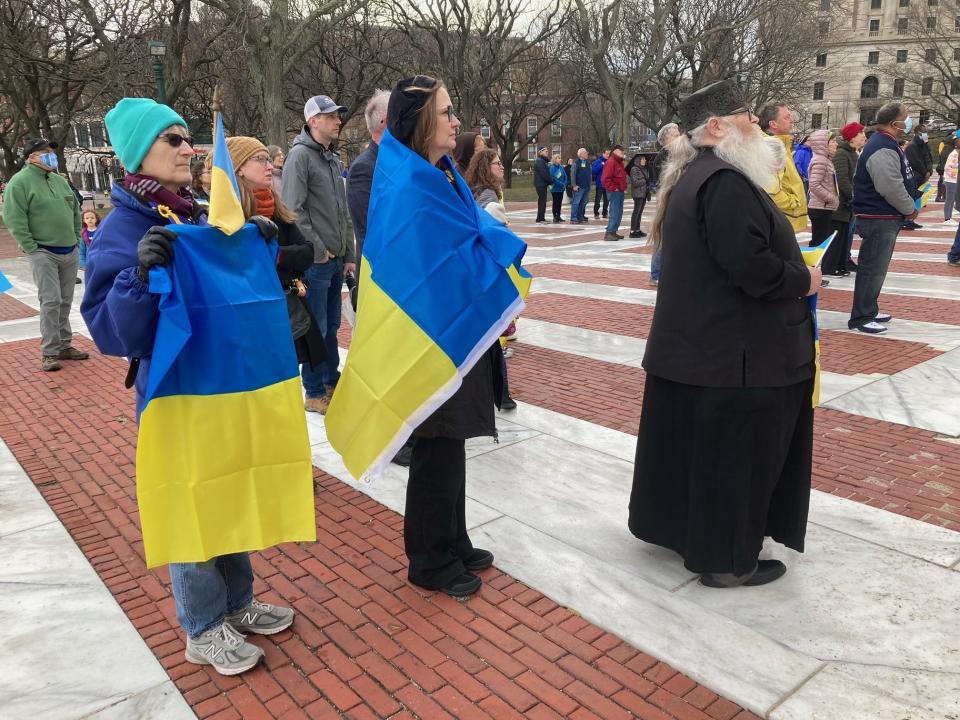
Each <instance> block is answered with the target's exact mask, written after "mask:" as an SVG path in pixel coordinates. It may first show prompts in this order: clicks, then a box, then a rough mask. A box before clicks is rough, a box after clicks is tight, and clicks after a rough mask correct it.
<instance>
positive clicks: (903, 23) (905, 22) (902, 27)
mask: <svg viewBox="0 0 960 720" xmlns="http://www.w3.org/2000/svg"><path fill="white" fill-rule="evenodd" d="M909 30H910V18H897V35H906V34H907V32H908V31H909Z"/></svg>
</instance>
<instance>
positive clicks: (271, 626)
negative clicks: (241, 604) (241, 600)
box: [224, 600, 293, 635]
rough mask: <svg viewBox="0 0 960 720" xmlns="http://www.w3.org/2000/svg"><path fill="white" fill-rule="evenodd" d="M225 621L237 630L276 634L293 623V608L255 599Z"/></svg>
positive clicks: (228, 616)
mask: <svg viewBox="0 0 960 720" xmlns="http://www.w3.org/2000/svg"><path fill="white" fill-rule="evenodd" d="M224 621H225V622H228V623H230V624H231V625H232V626H233V629H234V630H236V631H237V632H241V633H256V634H257V635H274V634H276V633H278V632H280V631H281V630H286V629H287V628H288V627H290V626H291V625H292V624H293V610H291V609H290V608H284V607H277V606H276V605H271V604H270V603H264V602H260V601H259V600H253V601H251V602H250V604H249V605H247V606H246V607H245V608H240V609H239V610H237V611H236V612H234V613H230V614H229V615H227V616H226V617H225V618H224Z"/></svg>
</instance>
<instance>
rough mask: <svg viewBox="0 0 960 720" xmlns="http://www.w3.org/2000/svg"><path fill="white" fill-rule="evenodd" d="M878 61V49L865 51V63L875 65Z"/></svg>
mask: <svg viewBox="0 0 960 720" xmlns="http://www.w3.org/2000/svg"><path fill="white" fill-rule="evenodd" d="M879 62H880V51H879V50H873V51H872V52H868V53H867V65H877V64H878V63H879Z"/></svg>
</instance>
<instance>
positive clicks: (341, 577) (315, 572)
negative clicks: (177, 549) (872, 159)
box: [0, 205, 960, 720]
mask: <svg viewBox="0 0 960 720" xmlns="http://www.w3.org/2000/svg"><path fill="white" fill-rule="evenodd" d="M629 209H630V208H629V207H628V208H627V216H628V217H629ZM509 210H510V215H511V223H512V226H513V228H514V229H515V230H516V231H517V232H519V233H520V234H521V235H522V236H523V237H524V238H525V239H527V240H528V242H529V244H530V249H529V251H528V256H527V267H528V269H529V270H530V271H531V272H532V273H533V275H534V276H535V277H536V280H535V282H534V285H533V292H532V295H531V297H530V298H529V302H528V308H527V310H526V312H525V313H524V315H523V317H522V319H521V320H520V322H519V323H518V332H519V336H518V339H517V341H516V342H514V343H512V347H513V349H514V354H513V356H512V357H511V358H510V359H509V361H508V364H509V369H510V386H511V391H512V394H513V396H514V397H515V398H516V399H517V400H518V402H519V407H518V409H517V410H516V411H514V412H510V413H501V414H500V415H499V417H498V430H499V442H498V443H494V442H493V440H492V439H489V440H487V439H483V440H476V441H470V442H469V443H468V457H469V460H468V464H467V468H468V469H467V477H468V481H467V496H468V498H467V519H468V523H469V524H470V525H471V527H472V530H471V536H472V537H473V539H474V542H475V543H476V544H477V545H479V546H481V547H488V548H489V549H491V550H492V551H493V552H494V553H495V554H496V565H495V567H494V568H491V569H490V570H486V571H483V573H482V577H483V579H484V581H485V582H484V585H483V589H482V590H481V591H480V593H478V595H477V596H475V597H473V598H471V599H469V600H468V601H466V602H463V603H460V602H456V601H454V600H452V599H451V598H449V597H447V596H445V595H442V594H439V593H428V592H425V591H422V590H419V589H417V588H415V587H413V586H411V585H409V584H408V583H407V582H406V581H405V577H406V566H405V563H406V560H405V557H404V553H403V538H402V526H403V519H402V508H403V498H404V485H405V475H406V471H405V470H404V469H402V468H399V467H397V466H391V468H390V469H389V471H388V472H387V473H385V475H384V476H383V477H381V478H379V479H377V480H376V481H374V482H372V483H358V482H356V481H355V480H354V479H353V478H351V477H350V476H349V475H348V473H347V472H346V470H345V469H344V467H343V465H342V463H341V462H340V459H339V457H338V456H337V455H336V453H335V452H333V450H332V449H331V448H330V447H329V445H328V443H327V442H326V436H325V433H324V429H323V419H322V417H319V416H316V415H310V416H309V417H308V426H309V429H310V435H311V443H312V445H313V454H314V466H315V470H314V474H315V480H316V507H317V530H318V542H317V543H315V544H303V545H295V544H292V545H284V546H280V547H277V548H273V549H270V550H267V551H264V552H261V553H257V554H255V555H254V567H255V570H256V573H257V578H258V579H257V582H256V586H255V589H256V593H257V595H258V596H259V597H261V598H262V599H264V600H267V601H272V602H278V603H284V604H291V605H293V607H295V608H296V610H297V612H298V615H297V619H296V621H295V623H294V625H293V626H292V628H291V629H289V630H286V631H284V632H282V633H280V634H278V635H274V636H270V637H258V636H254V637H253V640H252V641H253V642H255V643H257V644H258V645H260V646H261V647H262V648H264V650H265V651H266V661H265V663H264V665H263V666H262V667H260V668H258V669H256V670H254V671H251V672H249V673H247V674H245V675H242V676H240V677H236V678H226V677H222V676H220V675H218V674H216V673H215V672H213V671H212V670H210V669H209V668H207V667H199V666H196V665H192V664H189V663H187V662H186V661H185V660H184V657H183V637H182V634H181V632H180V630H179V628H178V626H177V624H176V619H175V617H174V609H173V600H172V598H171V597H170V593H169V577H168V575H167V573H166V572H165V570H160V571H157V572H152V571H148V570H147V569H146V568H145V566H144V563H143V546H142V541H141V536H140V530H139V524H138V518H137V508H136V500H135V488H134V447H135V441H136V424H135V422H134V415H133V413H134V410H133V405H134V401H133V394H132V392H131V391H128V390H125V389H124V387H123V378H124V374H125V369H126V368H125V365H126V364H125V362H123V361H122V360H118V359H116V358H106V357H103V356H100V355H99V354H98V353H96V351H95V348H94V347H93V344H92V343H91V342H90V341H89V340H88V339H87V338H86V336H85V328H84V326H83V323H82V320H81V318H80V316H79V313H78V312H75V313H74V330H75V331H76V332H78V333H79V334H80V335H81V336H82V337H80V338H78V339H77V341H76V343H75V344H76V345H77V346H78V347H80V348H82V349H84V350H89V351H91V352H93V357H92V359H91V360H90V361H88V362H82V363H65V367H64V369H63V370H62V371H60V372H56V373H42V372H40V369H39V351H38V337H39V321H38V318H37V311H36V306H37V301H36V295H35V288H34V287H33V284H32V281H31V279H30V273H29V267H28V266H27V264H26V261H25V260H24V259H23V258H22V257H21V256H19V254H18V253H17V251H16V249H15V248H14V247H12V246H11V244H10V243H9V239H8V238H6V237H3V236H4V235H5V233H4V232H3V231H0V258H3V259H0V269H2V270H3V271H4V272H5V273H6V274H7V276H8V277H9V278H10V279H11V281H12V282H13V283H14V289H13V290H12V291H11V292H10V293H9V294H7V295H0V410H2V412H0V440H2V442H0V552H2V555H3V557H4V564H3V568H2V569H0V606H2V607H3V608H4V611H5V615H6V617H5V620H4V623H3V629H2V630H0V668H2V669H3V672H2V673H0V718H4V720H6V718H18V719H19V718H30V720H38V719H39V718H53V719H56V720H67V719H71V718H97V719H98V720H104V719H107V718H111V719H112V718H118V719H119V718H124V719H126V718H136V719H137V720H140V719H144V720H153V719H157V720H168V719H174V720H177V719H179V718H193V717H198V718H216V720H228V719H232V718H244V719H251V720H259V719H260V718H282V719H284V720H288V719H289V720H292V719H294V718H328V717H330V718H334V717H346V718H352V719H354V720H360V719H362V718H391V719H392V718H396V719H398V720H399V719H407V718H421V719H422V720H439V719H445V718H534V719H546V718H576V719H577V720H588V719H589V718H600V719H602V720H614V719H617V718H643V719H645V720H665V719H667V718H676V719H677V720H709V719H712V720H732V719H736V720H746V719H747V718H770V719H771V720H811V719H813V718H818V719H823V720H858V719H860V718H863V719H864V720H870V719H880V720H888V719H889V720H906V719H909V720H926V719H930V720H933V719H940V720H944V719H946V718H954V719H955V718H958V717H960V632H958V631H957V628H958V621H960V268H955V267H950V266H948V265H947V263H946V259H945V255H946V251H947V248H948V247H949V245H950V243H951V241H952V239H953V234H954V231H953V230H950V229H941V226H940V224H939V223H938V222H937V220H938V218H937V216H938V215H940V218H939V219H941V220H942V215H941V214H940V213H941V207H940V205H934V206H932V208H931V209H930V210H928V211H927V212H926V213H924V214H923V215H922V216H921V218H920V220H919V222H921V223H923V224H924V225H925V227H924V228H923V229H922V230H919V231H916V232H904V233H902V234H901V236H900V240H899V241H898V244H897V251H896V253H895V255H894V260H893V262H892V264H891V268H890V271H891V272H890V275H889V276H888V278H887V283H886V286H885V289H884V290H885V291H884V294H883V295H882V296H881V307H882V308H883V309H884V310H885V311H888V312H890V313H892V314H893V316H894V320H893V321H892V322H891V323H890V325H889V328H890V330H889V332H888V333H887V334H886V335H883V336H868V335H864V334H859V333H853V332H850V331H848V330H847V329H846V317H847V314H848V312H849V309H850V301H851V290H852V287H853V277H850V278H835V279H831V285H830V287H829V288H827V289H825V290H824V291H823V292H821V294H820V303H819V304H820V308H821V312H820V324H821V328H822V333H821V335H822V342H821V348H822V358H823V369H824V374H823V389H822V400H823V406H822V407H821V408H820V409H818V410H817V411H816V421H815V423H816V424H815V446H814V478H813V483H814V487H815V488H816V489H817V490H818V492H815V493H814V495H813V500H812V503H811V518H810V527H809V531H808V536H807V539H808V547H807V552H806V553H805V554H803V555H800V554H797V553H793V552H792V551H788V550H785V549H784V548H782V547H780V546H776V545H771V546H769V547H768V548H767V549H765V551H764V552H765V553H767V554H770V555H772V556H773V557H777V558H778V559H781V560H783V561H784V562H785V563H786V564H787V566H788V568H789V572H788V574H787V576H786V577H785V578H784V579H783V580H781V581H778V582H776V583H773V584H771V585H769V586H764V587H761V588H739V589H735V590H729V591H715V590H710V589H707V588H704V587H702V586H700V585H699V584H698V583H697V581H696V576H695V575H692V574H691V573H689V572H688V571H686V570H685V569H684V568H683V566H682V564H681V562H680V561H679V559H678V558H677V556H675V555H673V554H672V553H670V552H668V551H666V550H663V549H660V548H656V547H653V546H649V545H645V544H644V543H641V542H640V541H638V540H636V539H634V538H633V537H632V536H631V535H630V533H629V531H628V530H627V527H626V518H627V498H628V496H629V490H630V481H631V476H632V460H633V452H634V449H635V447H634V446H635V436H636V432H637V425H638V421H639V416H640V406H641V403H642V399H643V382H644V373H643V370H642V369H641V367H640V361H641V358H642V356H643V351H644V345H645V339H646V337H647V333H648V331H649V327H650V321H651V318H652V314H653V306H654V303H655V301H656V288H655V287H654V286H653V285H651V283H650V280H649V273H648V270H649V266H650V250H649V249H648V248H646V247H644V246H643V244H642V242H640V241H630V240H625V241H621V242H618V243H610V242H603V241H602V240H601V238H602V233H603V227H602V225H601V224H600V223H599V222H597V221H592V220H591V222H590V224H589V225H586V226H569V225H566V224H564V225H554V224H550V225H535V224H534V222H533V218H534V212H533V210H532V208H531V207H530V206H529V205H513V206H511V207H510V208H509ZM565 210H566V208H565ZM652 211H653V208H652V207H648V209H647V215H646V220H647V222H645V225H646V224H647V223H648V222H649V216H650V214H651V213H652ZM77 308H79V290H78V297H77V300H76V302H75V310H76V309H77ZM348 340H349V329H348V328H344V329H343V330H342V333H341V345H343V346H344V347H343V348H342V350H341V352H345V346H346V343H347V342H348Z"/></svg>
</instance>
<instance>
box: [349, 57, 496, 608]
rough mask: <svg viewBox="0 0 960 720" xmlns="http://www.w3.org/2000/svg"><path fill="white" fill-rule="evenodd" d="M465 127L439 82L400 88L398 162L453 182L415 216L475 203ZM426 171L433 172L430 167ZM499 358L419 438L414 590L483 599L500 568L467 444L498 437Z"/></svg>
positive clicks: (395, 113) (411, 237) (411, 497)
mask: <svg viewBox="0 0 960 720" xmlns="http://www.w3.org/2000/svg"><path fill="white" fill-rule="evenodd" d="M458 127H460V120H459V119H457V117H456V115H454V113H453V107H452V105H451V103H450V95H449V93H448V92H447V89H446V88H445V87H444V86H443V84H442V83H440V82H439V81H437V80H435V79H434V78H431V77H427V76H424V75H418V76H416V77H413V78H408V79H406V80H401V81H400V82H399V83H397V86H396V87H395V88H394V89H393V92H392V93H391V95H390V102H389V105H388V108H387V128H388V131H389V134H390V135H392V136H393V139H395V140H397V141H398V142H399V143H401V144H402V145H403V146H405V147H406V148H407V149H408V150H409V151H411V152H410V156H409V158H401V159H399V162H402V164H418V163H421V162H422V161H423V160H426V161H427V162H428V163H429V164H430V165H431V166H433V168H435V169H436V172H438V173H443V174H444V176H445V178H446V180H447V181H448V182H447V183H442V182H441V183H439V184H438V186H437V187H438V189H437V190H435V191H433V192H432V193H431V195H430V196H429V199H428V200H426V201H425V202H428V203H429V204H430V206H429V207H425V206H421V205H418V206H417V209H416V212H417V213H421V214H423V216H424V217H438V216H441V215H443V214H445V213H447V212H449V213H451V214H452V213H454V212H455V211H456V209H457V204H458V203H462V204H467V203H469V204H470V205H471V206H472V205H473V204H474V203H475V201H474V199H473V197H472V196H471V195H470V194H469V189H468V188H466V186H465V185H464V184H463V183H458V179H457V177H456V171H455V169H454V166H453V163H452V160H451V158H450V157H449V155H450V153H452V152H453V150H454V148H455V145H456V139H457V128H458ZM417 156H419V157H417ZM380 160H383V157H382V156H381V158H380ZM379 165H380V163H379V162H378V168H377V172H378V173H379V172H381V171H382V170H383V169H382V168H381V167H380V166H379ZM427 171H428V172H433V170H430V169H429V168H428V169H427ZM374 182H375V185H376V180H375V181H374ZM461 186H462V188H461ZM461 189H462V190H464V191H465V192H461ZM446 190H449V193H448V192H445V191H446ZM418 202H420V201H418ZM448 208H449V210H448ZM377 210H378V208H377V206H376V204H375V203H373V202H372V203H371V206H370V213H371V227H373V225H374V223H375V222H376V223H378V224H380V223H383V222H385V221H389V223H388V224H389V226H390V227H391V228H398V229H397V230H396V232H399V233H408V235H404V236H403V237H400V238H398V237H396V236H391V237H390V242H391V243H397V242H400V243H401V244H403V243H410V244H422V243H424V242H430V239H429V236H427V235H425V234H423V233H422V232H419V231H417V230H416V227H415V226H416V225H417V224H414V226H411V225H410V224H405V223H403V222H402V219H397V220H396V221H394V219H393V218H385V217H376V218H374V213H376V212H377ZM381 212H385V211H381ZM405 228H409V229H405ZM368 242H369V236H368ZM416 255H417V253H416V251H411V257H413V256H416ZM360 302H361V304H362V302H363V296H362V293H361V301H360ZM499 352H500V350H499V346H498V345H496V344H495V343H494V344H493V345H492V346H491V348H490V349H489V351H487V352H482V353H481V354H480V356H479V358H478V360H477V361H476V364H474V365H473V367H472V368H471V369H470V370H469V371H468V372H467V373H466V375H465V376H464V377H463V381H462V384H461V385H460V387H459V389H457V391H456V392H455V393H454V394H453V395H452V396H451V397H450V398H449V399H448V400H446V401H445V402H444V403H443V404H442V405H441V406H440V407H439V408H437V409H436V410H435V411H434V412H433V413H432V414H431V415H430V416H429V417H427V419H426V420H424V421H423V422H422V423H421V424H420V425H419V427H417V428H416V430H414V432H413V439H414V444H413V452H412V457H411V462H410V478H409V481H408V483H407V498H406V508H405V511H404V533H403V536H404V548H405V550H406V554H407V558H408V560H409V570H408V578H409V580H410V582H412V583H413V584H415V585H418V586H420V587H423V588H427V589H429V590H439V591H442V592H444V593H447V594H448V595H452V596H454V597H466V596H468V595H471V594H472V593H474V592H476V591H477V590H478V589H479V588H480V585H481V580H480V578H479V577H477V575H475V574H474V572H475V571H478V570H483V569H485V568H488V567H490V566H491V565H492V564H493V554H492V553H490V552H488V551H487V550H480V549H478V548H474V547H473V544H472V543H471V542H470V537H469V535H468V534H467V526H466V517H465V503H466V452H465V441H466V440H467V438H472V437H480V436H493V435H495V434H496V424H495V420H494V405H495V404H499V401H500V395H501V393H502V387H501V385H502V378H501V376H500V373H499V372H498V371H497V370H498V367H499V366H498V364H497V360H498V358H497V356H498V354H499Z"/></svg>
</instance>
